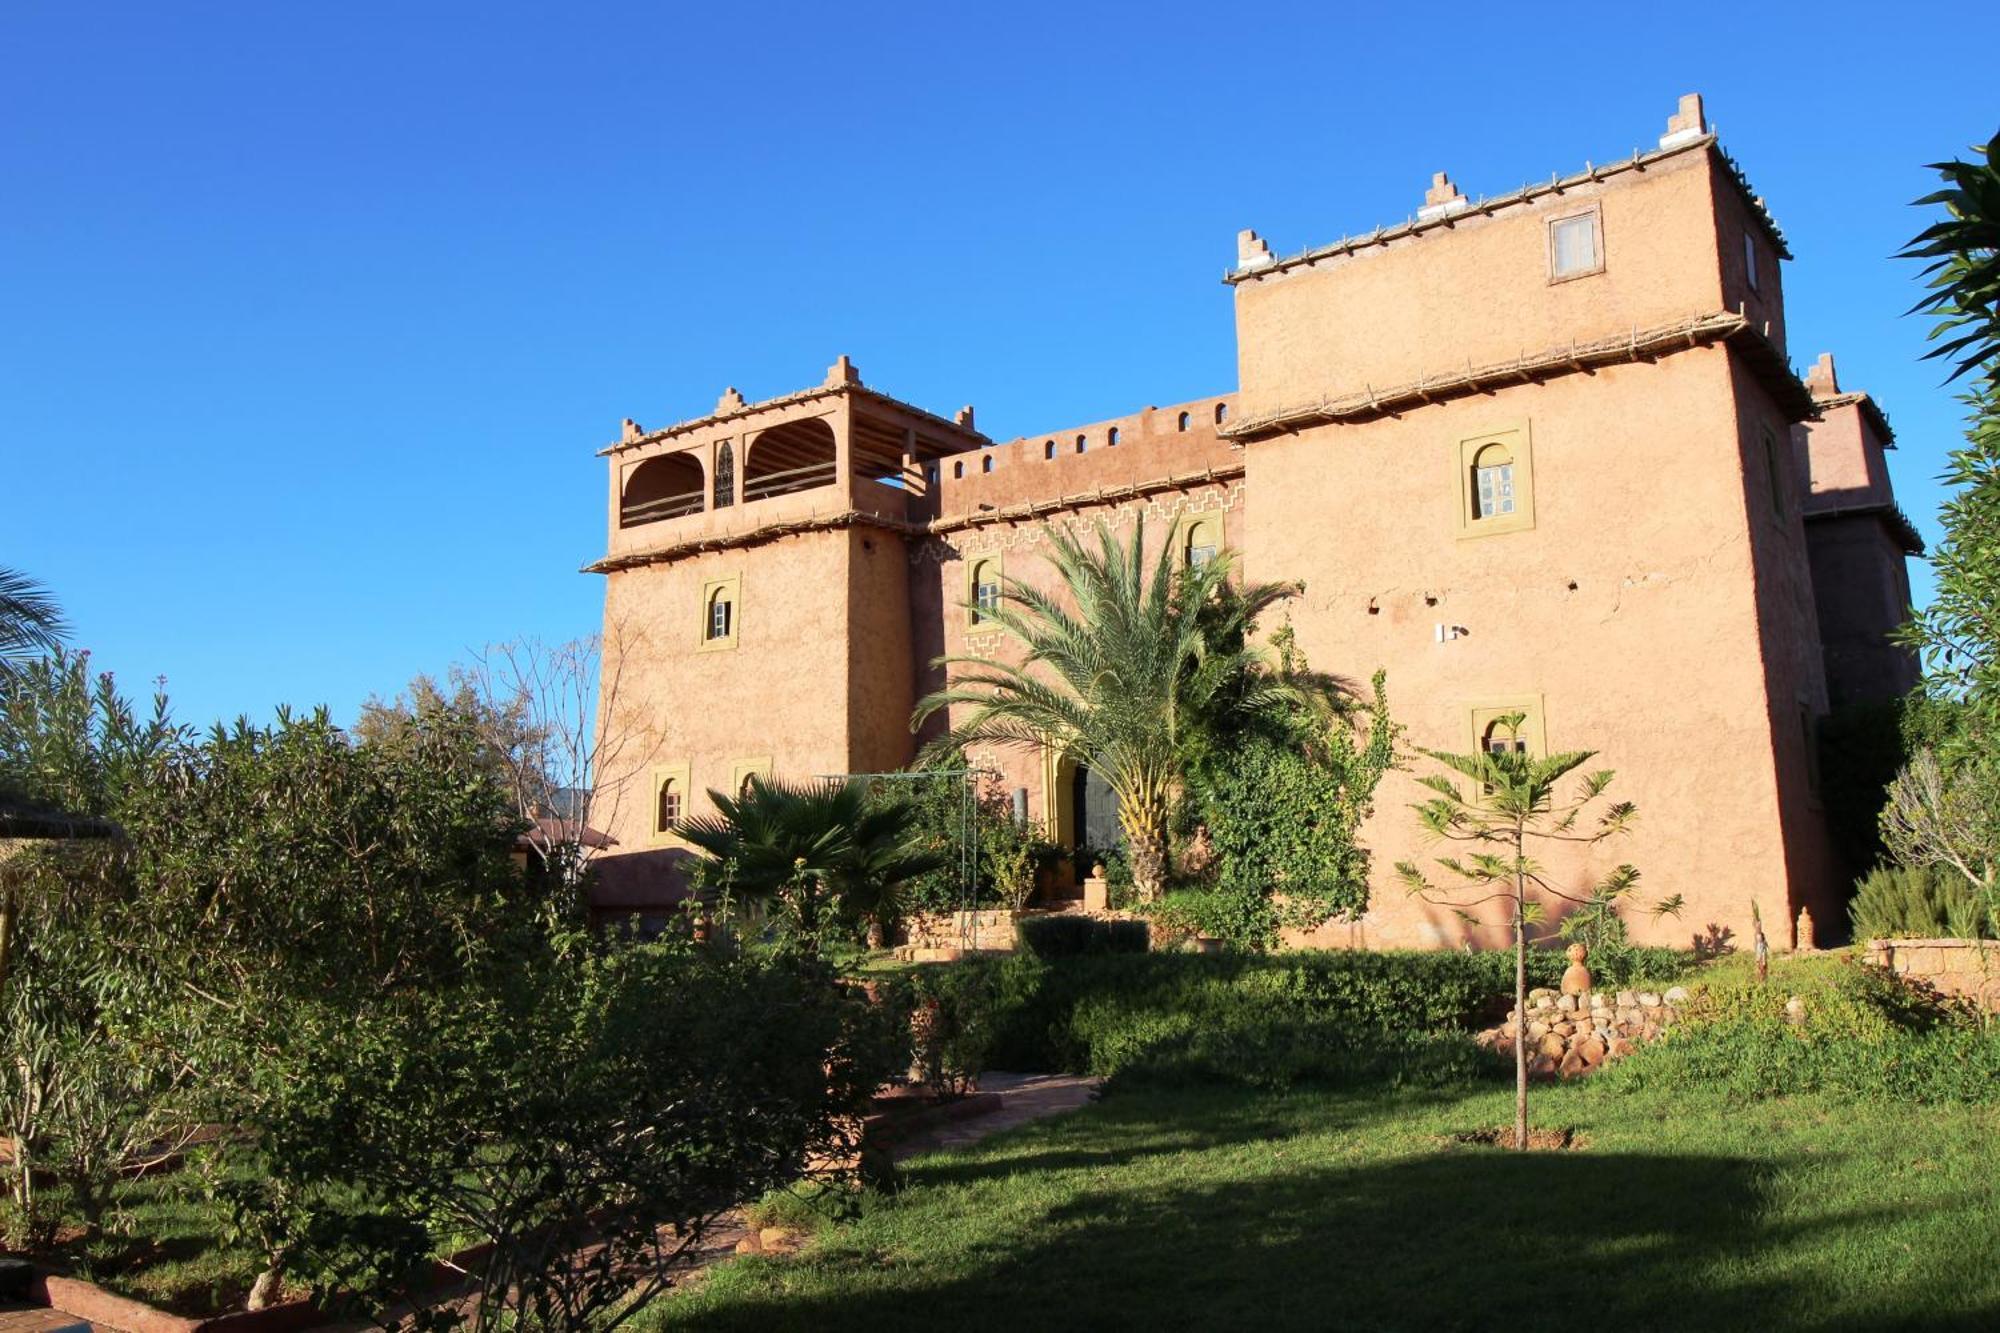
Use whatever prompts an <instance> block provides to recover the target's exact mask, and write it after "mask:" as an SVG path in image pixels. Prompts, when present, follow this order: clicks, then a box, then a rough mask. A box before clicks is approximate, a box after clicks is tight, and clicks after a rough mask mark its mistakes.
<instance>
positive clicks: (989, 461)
mask: <svg viewBox="0 0 2000 1333" xmlns="http://www.w3.org/2000/svg"><path fill="white" fill-rule="evenodd" d="M979 470H980V471H981V472H991V471H992V470H993V455H992V454H988V455H986V457H984V458H982V459H980V460H979Z"/></svg>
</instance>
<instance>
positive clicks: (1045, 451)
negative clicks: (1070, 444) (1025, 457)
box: [1042, 440, 1056, 458]
mask: <svg viewBox="0 0 2000 1333" xmlns="http://www.w3.org/2000/svg"><path fill="white" fill-rule="evenodd" d="M1055 456H1056V442H1055V441H1054V440H1049V441H1047V442H1046V443H1044V444H1043V445H1042V457H1043V458H1054V457H1055Z"/></svg>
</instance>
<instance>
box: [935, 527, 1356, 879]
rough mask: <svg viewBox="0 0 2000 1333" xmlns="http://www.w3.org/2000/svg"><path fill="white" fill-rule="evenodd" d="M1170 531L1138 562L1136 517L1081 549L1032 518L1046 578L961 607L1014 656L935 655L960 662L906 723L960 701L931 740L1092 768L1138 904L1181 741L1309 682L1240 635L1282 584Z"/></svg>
mask: <svg viewBox="0 0 2000 1333" xmlns="http://www.w3.org/2000/svg"><path fill="white" fill-rule="evenodd" d="M1177 527H1178V525H1173V526H1170V527H1169V528H1168V530H1167V537H1166V540H1165V541H1164V542H1162V543H1161V544H1160V549H1159V550H1158V552H1157V553H1156V554H1155V555H1154V557H1153V558H1152V559H1151V561H1150V563H1149V562H1148V559H1147V557H1146V554H1145V549H1144V548H1145V537H1146V526H1145V521H1144V519H1143V518H1142V519H1140V520H1139V521H1138V522H1136V523H1134V525H1133V529H1132V539H1131V541H1130V542H1129V543H1128V542H1121V541H1120V540H1119V538H1118V537H1117V536H1116V535H1115V534H1114V533H1113V532H1112V531H1111V529H1110V528H1109V527H1107V526H1105V525H1104V524H1102V523H1099V524H1098V525H1097V532H1096V536H1097V540H1096V544H1095V546H1094V547H1091V546H1086V545H1085V544H1084V542H1083V541H1082V540H1081V539H1079V538H1078V537H1076V536H1075V535H1073V534H1072V533H1069V532H1067V531H1064V530H1063V529H1061V528H1058V527H1054V526H1050V527H1048V528H1046V529H1045V531H1046V533H1047V535H1048V540H1049V547H1050V553H1049V562H1050V563H1051V564H1052V565H1053V566H1054V567H1055V571H1056V574H1057V587H1056V588H1054V589H1052V590H1050V591H1043V590H1041V589H1039V588H1036V587H1033V586H1032V585H1029V584H1026V583H1022V582H1020V581H1018V580H1016V579H1013V578H1011V577H1008V578H1004V579H1003V581H1002V587H1001V595H1000V601H999V604H998V605H997V606H990V605H989V606H983V607H978V608H976V609H975V611H974V613H975V614H976V615H978V616H979V618H980V620H981V621H982V622H984V623H989V624H991V625H993V626H994V627H995V628H997V629H1000V630H1002V631H1004V632H1005V633H1006V634H1007V635H1008V636H1009V637H1010V638H1011V639H1013V640H1014V642H1015V643H1016V644H1017V645H1018V646H1019V647H1020V648H1021V649H1022V650H1023V651H1022V653H1021V660H1020V661H1019V662H1018V663H1015V662H1008V661H1001V660H999V659H996V658H989V657H979V656H957V657H943V658H939V659H938V661H937V662H936V664H935V665H938V666H942V667H945V668H947V669H950V668H959V670H958V671H957V673H956V674H955V675H954V676H953V678H952V679H951V680H950V681H949V682H948V683H947V685H946V687H945V688H944V689H943V690H940V691H938V692H937V693H935V694H932V695H930V696H928V697H926V698H925V699H924V700H922V701H921V702H920V703H919V704H918V705H917V708H916V712H915V715H914V716H913V717H912V719H911V727H912V728H913V729H914V728H917V727H920V726H922V725H923V723H924V721H925V720H926V719H928V718H930V717H932V716H933V715H935V714H937V713H939V712H942V711H945V710H947V709H950V708H953V707H955V706H960V705H963V706H964V707H965V708H966V709H967V710H968V711H967V712H966V713H965V714H964V716H963V717H962V719H961V720H960V721H959V722H958V723H957V724H956V725H954V726H953V727H952V728H951V729H950V731H949V732H948V733H947V734H946V735H945V736H944V737H942V738H941V739H940V740H938V741H937V742H935V746H936V747H938V748H958V747H963V746H966V745H971V744H974V743H980V744H999V745H1011V746H1018V747H1021V748H1026V749H1034V750H1043V749H1046V750H1049V751H1052V752H1054V753H1056V754H1058V755H1060V756H1062V757H1064V758H1067V759H1070V760H1072V761H1074V762H1077V763H1081V764H1086V765H1088V766H1089V768H1090V771H1091V772H1093V773H1096V774H1100V775H1102V776H1103V778H1104V780H1105V782H1106V783H1107V784H1108V785H1109V786H1110V788H1111V790H1112V792H1113V794H1115V795H1116V796H1117V798H1118V822H1119V825H1120V827H1121V829H1122V830H1123V832H1124V834H1125V840H1126V843H1127V845H1128V847H1129V848H1130V853H1131V857H1132V879H1133V884H1134V887H1135V888H1136V889H1137V890H1138V892H1139V896H1140V898H1141V899H1142V900H1143V901H1148V902H1150V901H1151V900H1152V899H1154V898H1155V897H1157V896H1158V894H1159V892H1160V890H1161V888H1162V886H1163V885H1164V883H1165V879H1166V868H1167V831H1168V818H1169V814H1170V811H1171V810H1172V806H1173V801H1174V798H1175V796H1176V795H1177V794H1178V793H1179V792H1180V790H1181V789H1182V787H1183V785H1184V783H1185V780H1186V775H1187V759H1188V754H1189V752H1190V748H1191V747H1192V746H1194V745H1195V744H1197V743H1199V742H1200V741H1201V740H1202V738H1204V737H1205V736H1207V735H1210V734H1213V733H1215V732H1217V731H1219V730H1223V729H1226V728H1227V727H1229V726H1232V725H1237V724H1240V723H1242V722H1244V721H1245V720H1254V719H1257V718H1260V717H1264V718H1274V717H1277V716H1280V715H1285V714H1289V713H1291V712H1293V711H1294V710H1296V709H1298V708H1301V707H1305V706H1308V705H1309V704H1310V703H1311V702H1312V701H1313V698H1314V696H1315V695H1316V694H1317V693H1318V691H1319V687H1318V686H1317V685H1315V684H1312V683H1308V682H1304V681H1300V680H1293V679H1288V678H1287V677H1285V676H1284V675H1283V674H1281V673H1279V672H1276V671H1274V670H1272V669H1271V664H1270V662H1269V660H1268V658H1267V656H1266V654H1264V652H1263V651H1262V650H1260V649H1258V648H1255V647H1253V646H1251V644H1250V642H1249V638H1250V634H1251V631H1252V630H1253V629H1254V628H1255V625H1256V622H1257V618H1258V617H1259V616H1260V615H1262V614H1263V613H1264V612H1265V611H1267V610H1269V609H1270V608H1271V607H1272V606H1275V605H1276V604H1277V603H1279V602H1280V601H1282V600H1284V599H1285V598H1287V597H1289V596H1291V595H1292V594H1293V593H1294V592H1296V591H1297V589H1296V588H1294V587H1293V586H1291V585H1288V584H1278V583H1261V584H1253V585H1250V586H1248V587H1243V588H1237V587H1234V586H1232V585H1231V584H1230V583H1229V574H1230V572H1231V569H1232V567H1233V566H1232V562H1231V560H1230V557H1229V556H1228V555H1227V554H1226V553H1225V554H1221V555H1218V556H1217V557H1216V558H1215V559H1213V560H1210V561H1209V562H1207V563H1206V564H1201V565H1190V566H1188V567H1187V568H1185V569H1183V568H1181V567H1180V565H1181V562H1180V560H1179V559H1178V558H1177V543H1176V541H1175V536H1174V534H1175V531H1176V528H1177Z"/></svg>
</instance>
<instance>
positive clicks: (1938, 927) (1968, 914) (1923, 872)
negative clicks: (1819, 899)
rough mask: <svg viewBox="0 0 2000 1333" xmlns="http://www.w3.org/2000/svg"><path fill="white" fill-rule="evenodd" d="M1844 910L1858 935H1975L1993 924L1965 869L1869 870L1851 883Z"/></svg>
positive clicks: (1990, 929) (1986, 931) (1867, 937)
mask: <svg viewBox="0 0 2000 1333" xmlns="http://www.w3.org/2000/svg"><path fill="white" fill-rule="evenodd" d="M1848 913H1849V916H1850V918H1851V919H1852V921H1853V923H1854V938H1855V939H1857V940H1882V939H1896V938H1904V939H1909V938H1916V939H1933V938H1937V937H1940V936H1951V937H1955V938H1959V939H1975V938H1978V937H1979V936H1980V935H1981V934H1986V935H1991V934H1993V933H1994V925H1995V923H1994V922H1993V921H1992V920H1991V919H1990V918H1989V916H1988V914H1987V912H1986V911H1985V905H1984V904H1983V903H1982V902H1981V901H1980V898H1979V896H1978V894H1976V893H1975V892H1974V891H1973V889H1972V886H1971V884H1970V883H1968V882H1967V881H1966V879H1965V877H1964V876H1963V875H1958V874H1954V873H1952V872H1950V871H1944V870H1936V869H1931V868H1912V867H1907V866H1878V867H1876V868H1875V869H1874V870H1871V871H1869V872H1868V874H1867V876H1866V877H1864V878H1863V879H1862V880H1861V881H1860V882H1859V883H1857V884H1856V885H1855V886H1854V901H1853V903H1851V904H1850V905H1849V907H1848Z"/></svg>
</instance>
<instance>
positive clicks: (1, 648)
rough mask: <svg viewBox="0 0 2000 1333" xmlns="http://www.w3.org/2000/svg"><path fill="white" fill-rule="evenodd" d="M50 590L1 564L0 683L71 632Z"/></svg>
mask: <svg viewBox="0 0 2000 1333" xmlns="http://www.w3.org/2000/svg"><path fill="white" fill-rule="evenodd" d="M68 628H69V627H68V626H67V625H65V624H64V623H63V616H62V608H61V607H59V606H57V605H56V599H55V598H54V597H52V596H50V594H49V591H48V589H46V588H44V587H42V585H41V584H39V583H37V582H35V581H34V580H33V579H31V578H29V577H28V576H27V575H26V574H23V573H21V572H20V571H19V570H14V569H8V568H5V567H4V566H0V682H5V681H6V680H8V679H10V678H11V677H12V676H13V674H14V672H15V671H16V669H18V667H19V665H20V664H21V663H22V662H23V661H25V660H27V659H28V658H30V657H39V656H41V655H42V654H43V653H46V652H50V651H52V650H53V649H54V648H56V647H57V646H58V645H59V644H61V643H62V640H63V635H64V634H65V633H66V632H67V631H68Z"/></svg>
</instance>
